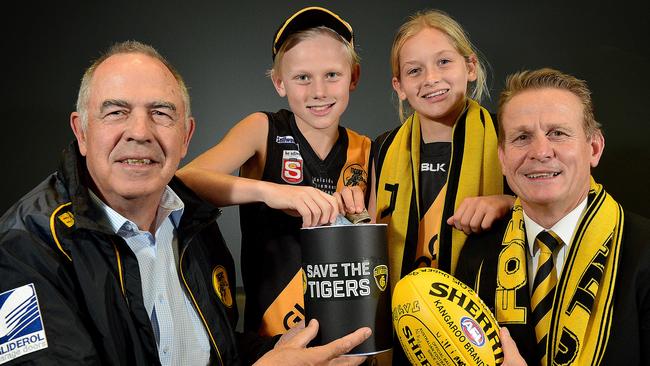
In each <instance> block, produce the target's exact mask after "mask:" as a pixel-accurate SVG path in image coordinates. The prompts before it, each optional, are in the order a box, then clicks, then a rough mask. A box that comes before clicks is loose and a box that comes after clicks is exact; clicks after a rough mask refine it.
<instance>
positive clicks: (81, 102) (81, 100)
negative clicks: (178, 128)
mask: <svg viewBox="0 0 650 366" xmlns="http://www.w3.org/2000/svg"><path fill="white" fill-rule="evenodd" d="M128 53H140V54H143V55H146V56H149V57H151V58H154V59H156V60H158V61H160V62H162V63H163V65H165V66H166V67H167V69H169V71H170V72H171V73H172V75H174V79H176V81H177V82H178V86H179V88H180V90H181V96H182V98H183V103H184V104H185V123H186V124H187V123H189V118H190V115H191V113H190V93H189V92H188V91H187V86H186V85H185V81H183V77H182V76H181V75H180V74H179V73H178V71H176V69H175V68H174V66H172V65H171V64H170V63H169V62H168V61H167V60H166V59H165V58H164V57H163V56H162V55H161V54H160V53H158V51H157V50H156V49H155V48H153V47H152V46H150V45H148V44H144V43H141V42H138V41H124V42H120V43H116V44H114V45H112V46H111V47H110V48H109V49H108V50H107V51H106V52H105V53H103V54H102V55H101V56H100V57H99V58H98V59H96V60H95V61H94V62H93V63H92V64H91V65H90V67H88V68H87V69H86V72H84V75H83V77H82V78H81V85H80V86H79V94H78V96H77V112H78V113H79V114H80V116H81V129H82V130H83V131H85V130H86V128H87V127H88V99H89V98H90V82H91V80H92V78H93V75H94V74H95V70H97V67H98V66H99V65H100V64H101V63H102V62H104V61H106V59H108V58H109V57H111V56H114V55H118V54H128Z"/></svg>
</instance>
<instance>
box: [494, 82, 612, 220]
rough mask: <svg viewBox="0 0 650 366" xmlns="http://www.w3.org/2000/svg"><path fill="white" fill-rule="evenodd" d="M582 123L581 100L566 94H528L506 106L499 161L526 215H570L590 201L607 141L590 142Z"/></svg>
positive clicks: (545, 91)
mask: <svg viewBox="0 0 650 366" xmlns="http://www.w3.org/2000/svg"><path fill="white" fill-rule="evenodd" d="M583 121H584V116H583V106H582V104H581V102H580V99H579V98H578V97H577V96H576V95H574V94H573V93H571V92H569V91H566V90H562V89H555V88H543V89H531V90H526V91H523V92H521V93H519V94H516V95H515V96H514V97H513V98H512V99H511V100H510V101H509V102H507V103H506V105H505V106H504V109H503V113H502V118H501V123H502V125H503V131H504V136H503V144H502V145H500V146H499V159H500V161H501V167H502V170H503V173H504V175H505V176H506V178H507V180H508V184H509V185H510V187H511V188H512V190H513V191H514V192H515V193H516V194H517V195H518V196H519V197H520V198H521V200H522V204H523V206H524V210H526V209H532V210H535V209H541V210H552V211H554V212H562V213H565V214H566V213H568V212H570V211H571V210H572V209H573V208H575V207H576V206H577V205H578V204H579V203H580V202H582V200H584V199H585V198H586V196H587V193H588V191H589V181H590V176H591V168H592V167H595V166H596V165H597V164H598V161H599V160H600V156H601V154H602V151H603V148H604V139H603V137H602V134H601V133H600V132H597V133H595V134H594V135H593V136H591V137H589V138H588V137H587V135H586V134H585V130H584V127H583Z"/></svg>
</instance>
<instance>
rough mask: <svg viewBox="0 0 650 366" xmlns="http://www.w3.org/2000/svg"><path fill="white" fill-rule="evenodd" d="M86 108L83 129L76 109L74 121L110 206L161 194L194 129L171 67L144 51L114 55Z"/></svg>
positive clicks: (95, 83)
mask: <svg viewBox="0 0 650 366" xmlns="http://www.w3.org/2000/svg"><path fill="white" fill-rule="evenodd" d="M87 110H88V126H87V128H86V130H85V131H83V130H82V128H81V122H80V116H79V114H78V113H76V112H75V113H73V114H72V116H71V124H72V127H73V130H74V132H75V135H76V137H77V140H78V142H79V149H80V151H81V154H82V155H84V156H85V157H86V165H87V167H88V171H89V173H90V175H91V177H92V179H93V181H94V184H95V185H96V187H97V190H98V192H96V193H98V194H99V195H100V196H101V197H102V198H103V199H104V201H105V202H106V203H108V204H109V205H111V204H115V203H117V202H120V200H132V199H140V198H147V197H150V198H152V199H159V198H160V195H161V194H162V191H163V190H164V187H165V186H166V185H167V183H169V181H170V180H171V178H172V176H173V175H174V173H175V172H176V169H177V168H178V164H179V162H180V160H181V159H182V158H183V157H184V156H185V154H186V153H187V146H188V143H189V140H190V137H191V134H192V132H193V128H194V121H192V120H190V121H186V119H185V105H184V102H183V98H182V95H181V91H180V88H179V85H178V82H177V81H176V79H175V78H174V76H173V75H172V74H171V72H170V71H169V70H168V69H167V68H166V67H165V66H164V65H163V64H162V63H161V62H160V61H158V60H156V59H153V58H151V57H149V56H146V55H143V54H137V53H133V54H118V55H114V56H111V57H109V58H108V59H106V60H105V61H104V62H102V63H101V64H100V65H99V66H98V67H97V69H96V71H95V74H94V76H93V79H92V81H91V87H90V96H89V99H88V105H87ZM186 122H187V123H186Z"/></svg>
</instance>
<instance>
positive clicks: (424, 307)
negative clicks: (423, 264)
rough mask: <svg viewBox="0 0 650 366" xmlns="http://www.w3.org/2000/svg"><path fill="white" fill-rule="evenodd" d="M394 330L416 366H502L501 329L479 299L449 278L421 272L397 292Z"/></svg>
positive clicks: (431, 271)
mask: <svg viewBox="0 0 650 366" xmlns="http://www.w3.org/2000/svg"><path fill="white" fill-rule="evenodd" d="M392 304H393V306H392V308H393V325H394V326H395V331H396V332H397V336H398V338H399V341H400V343H401V345H402V348H403V349H404V352H405V353H406V355H407V357H408V359H409V361H410V362H411V364H413V365H445V366H446V365H449V366H452V365H453V366H461V365H476V366H498V365H501V364H502V363H503V351H502V349H501V341H500V339H499V325H498V324H497V322H496V320H495V318H494V315H492V312H490V309H488V307H487V306H485V304H484V303H483V301H481V299H480V298H479V297H478V295H477V294H476V293H475V292H474V291H473V290H472V289H471V288H469V287H468V286H467V285H465V284H464V283H462V282H460V281H459V280H458V279H456V278H455V277H453V276H451V275H450V274H448V273H446V272H443V271H440V270H438V269H435V268H420V269H416V270H415V271H413V272H411V273H410V274H408V275H407V276H406V277H404V278H402V279H401V280H400V281H399V282H398V283H397V285H395V290H394V291H393V302H392Z"/></svg>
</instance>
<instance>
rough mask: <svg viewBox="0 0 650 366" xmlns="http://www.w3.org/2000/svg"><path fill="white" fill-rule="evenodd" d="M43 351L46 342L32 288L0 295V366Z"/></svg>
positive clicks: (32, 285)
mask: <svg viewBox="0 0 650 366" xmlns="http://www.w3.org/2000/svg"><path fill="white" fill-rule="evenodd" d="M44 348H47V339H46V338H45V329H44V328H43V320H42V319H41V310H40V308H39V306H38V298H37V297H36V289H35V288H34V284H33V283H30V284H28V285H24V286H21V287H17V288H15V289H13V290H9V291H5V292H3V293H2V294H0V364H3V363H6V362H9V361H11V360H13V359H15V358H18V357H20V356H24V355H26V354H29V353H32V352H36V351H38V350H41V349H44Z"/></svg>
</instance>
